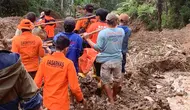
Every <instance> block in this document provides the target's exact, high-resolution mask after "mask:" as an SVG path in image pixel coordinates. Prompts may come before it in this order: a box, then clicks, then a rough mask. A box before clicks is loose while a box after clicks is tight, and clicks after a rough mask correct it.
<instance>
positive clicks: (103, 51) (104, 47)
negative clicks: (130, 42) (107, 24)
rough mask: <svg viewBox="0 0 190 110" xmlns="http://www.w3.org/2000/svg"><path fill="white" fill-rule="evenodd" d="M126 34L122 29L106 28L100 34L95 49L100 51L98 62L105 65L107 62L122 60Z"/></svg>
mask: <svg viewBox="0 0 190 110" xmlns="http://www.w3.org/2000/svg"><path fill="white" fill-rule="evenodd" d="M124 36H125V32H124V30H123V29H121V28H106V29H104V30H102V31H100V32H99V34H98V39H97V44H95V46H94V49H96V50H97V51H100V53H99V54H98V55H97V57H96V61H97V62H99V63H104V62H107V61H112V60H113V61H121V60H122V42H123V38H124Z"/></svg>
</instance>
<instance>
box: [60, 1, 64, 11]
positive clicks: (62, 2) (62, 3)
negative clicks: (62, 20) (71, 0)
mask: <svg viewBox="0 0 190 110" xmlns="http://www.w3.org/2000/svg"><path fill="white" fill-rule="evenodd" d="M63 5H64V0H61V12H63V10H64V8H63Z"/></svg>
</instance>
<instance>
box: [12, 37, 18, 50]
mask: <svg viewBox="0 0 190 110" xmlns="http://www.w3.org/2000/svg"><path fill="white" fill-rule="evenodd" d="M16 37H17V36H16ZM11 51H12V52H15V53H18V52H19V46H18V45H17V41H16V40H15V37H14V38H13V41H12V48H11Z"/></svg>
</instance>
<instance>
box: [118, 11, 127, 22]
mask: <svg viewBox="0 0 190 110" xmlns="http://www.w3.org/2000/svg"><path fill="white" fill-rule="evenodd" d="M119 20H120V21H124V22H126V21H129V16H128V15H127V14H125V13H122V14H121V15H120V16H119Z"/></svg>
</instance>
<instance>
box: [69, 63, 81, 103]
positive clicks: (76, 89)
mask: <svg viewBox="0 0 190 110" xmlns="http://www.w3.org/2000/svg"><path fill="white" fill-rule="evenodd" d="M67 77H68V81H69V87H70V89H71V91H72V94H73V95H74V96H75V97H76V99H77V101H78V102H81V101H83V100H84V99H83V94H82V91H81V89H80V86H79V82H78V78H77V73H76V70H75V67H74V64H73V62H71V63H69V65H68V70H67Z"/></svg>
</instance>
